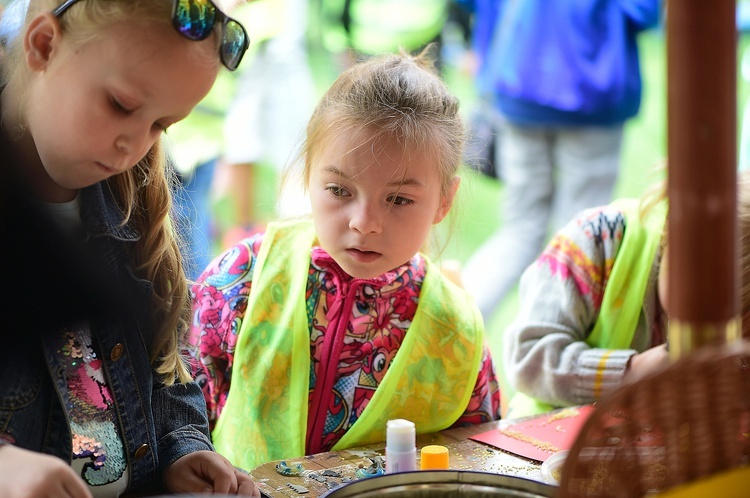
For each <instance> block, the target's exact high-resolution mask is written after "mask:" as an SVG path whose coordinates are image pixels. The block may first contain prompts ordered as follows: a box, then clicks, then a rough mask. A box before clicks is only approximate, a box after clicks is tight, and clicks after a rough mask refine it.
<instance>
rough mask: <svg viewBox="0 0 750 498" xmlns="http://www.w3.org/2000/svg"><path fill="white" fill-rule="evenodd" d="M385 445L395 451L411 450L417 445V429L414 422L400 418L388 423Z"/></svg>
mask: <svg viewBox="0 0 750 498" xmlns="http://www.w3.org/2000/svg"><path fill="white" fill-rule="evenodd" d="M385 426H386V435H385V445H386V447H388V448H390V449H392V450H395V451H410V450H411V449H412V448H414V447H416V437H417V430H416V427H415V426H414V422H411V421H409V420H404V419H402V418H398V419H396V420H389V421H388V422H387V423H386V425H385Z"/></svg>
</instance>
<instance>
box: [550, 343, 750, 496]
mask: <svg viewBox="0 0 750 498" xmlns="http://www.w3.org/2000/svg"><path fill="white" fill-rule="evenodd" d="M749 432H750V344H748V343H747V342H744V341H743V342H740V343H735V344H733V345H729V346H720V347H710V348H703V349H701V350H699V351H697V352H695V353H693V354H691V355H689V356H687V357H685V358H682V359H680V360H679V361H677V362H675V363H674V364H673V365H671V366H670V367H669V368H667V369H665V370H663V371H661V372H659V373H657V374H654V375H651V376H648V377H645V378H643V379H640V380H638V381H636V382H633V383H631V384H627V385H624V386H623V387H621V388H620V389H618V390H617V391H615V392H613V393H612V394H611V395H610V396H608V397H606V398H604V399H602V400H601V401H600V402H597V404H596V407H595V410H594V411H593V412H592V414H591V415H590V417H589V419H588V420H587V421H586V423H585V424H584V426H583V428H582V429H581V432H580V434H579V436H578V438H577V439H576V442H575V443H574V445H573V447H572V448H571V450H570V453H569V454H568V457H567V459H566V461H565V465H564V466H563V470H562V477H561V482H560V488H559V490H558V494H557V496H559V497H565V498H567V497H640V496H643V495H646V494H648V493H653V492H659V491H663V490H666V489H669V488H672V487H674V486H677V485H679V484H682V483H688V482H691V481H694V480H696V479H698V478H701V477H704V476H708V475H711V474H715V473H718V472H721V471H723V470H727V469H731V468H734V467H738V466H741V465H744V464H747V463H749V462H750V437H748V436H750V434H748V433H749Z"/></svg>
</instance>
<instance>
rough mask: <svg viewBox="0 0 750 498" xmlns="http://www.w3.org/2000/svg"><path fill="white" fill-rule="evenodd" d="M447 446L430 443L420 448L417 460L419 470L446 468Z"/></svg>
mask: <svg viewBox="0 0 750 498" xmlns="http://www.w3.org/2000/svg"><path fill="white" fill-rule="evenodd" d="M449 458H450V456H449V453H448V448H446V447H445V446H441V445H439V444H431V445H429V446H425V447H423V448H422V452H421V458H420V460H419V468H420V470H448V465H449Z"/></svg>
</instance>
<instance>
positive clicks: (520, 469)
mask: <svg viewBox="0 0 750 498" xmlns="http://www.w3.org/2000/svg"><path fill="white" fill-rule="evenodd" d="M512 422H515V421H512V420H500V421H496V422H488V423H485V424H480V425H474V426H469V427H462V428H458V429H448V430H445V431H442V432H439V433H435V434H422V435H418V436H417V466H419V450H420V449H421V448H422V447H423V446H426V445H428V444H439V445H442V446H445V447H447V448H448V449H449V451H450V469H451V470H470V471H482V472H493V473H496V474H505V475H511V476H516V477H523V478H526V479H533V480H536V481H542V480H543V479H542V473H541V470H540V469H541V465H540V464H539V462H537V461H535V460H527V459H525V458H521V457H518V456H516V455H514V454H511V453H508V452H505V451H503V450H500V449H496V448H493V447H492V446H488V445H486V444H483V443H479V442H476V441H473V440H471V439H469V437H471V436H474V435H477V434H481V433H483V432H486V431H489V430H491V429H500V428H501V427H503V425H505V424H510V423H512ZM375 456H385V442H383V443H378V444H373V445H369V446H364V447H357V448H350V449H348V450H343V451H332V452H327V453H318V454H315V455H309V456H305V457H300V458H293V459H290V460H285V462H286V463H287V465H289V466H294V465H296V464H298V463H301V464H302V466H303V469H304V470H303V472H302V475H301V476H285V475H281V474H279V473H278V472H277V471H276V464H277V463H279V462H280V460H277V461H273V462H269V463H266V464H263V465H260V466H259V467H256V468H255V469H253V470H252V472H251V474H252V476H253V478H254V480H255V482H256V483H257V484H258V487H259V488H260V490H261V491H262V492H263V494H264V495H266V496H268V497H270V498H276V497H282V496H295V497H317V496H320V495H322V494H324V493H326V492H328V491H329V490H330V489H333V488H335V487H338V486H339V485H341V484H342V483H346V482H348V481H352V480H356V479H357V477H356V476H355V473H356V471H357V469H359V468H367V467H369V466H370V464H371V463H372V462H371V460H370V459H369V458H368V457H375ZM327 470H328V471H329V472H326V474H333V475H323V472H324V471H327ZM304 490H307V492H304ZM300 491H301V492H300Z"/></svg>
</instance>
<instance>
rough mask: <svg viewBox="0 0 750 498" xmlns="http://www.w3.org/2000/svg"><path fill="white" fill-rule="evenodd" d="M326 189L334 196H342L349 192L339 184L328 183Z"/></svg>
mask: <svg viewBox="0 0 750 498" xmlns="http://www.w3.org/2000/svg"><path fill="white" fill-rule="evenodd" d="M326 190H328V191H329V192H330V193H331V194H333V196H334V197H344V196H346V195H347V194H348V193H349V192H347V191H346V189H345V188H344V187H342V186H341V185H329V186H327V187H326Z"/></svg>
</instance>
